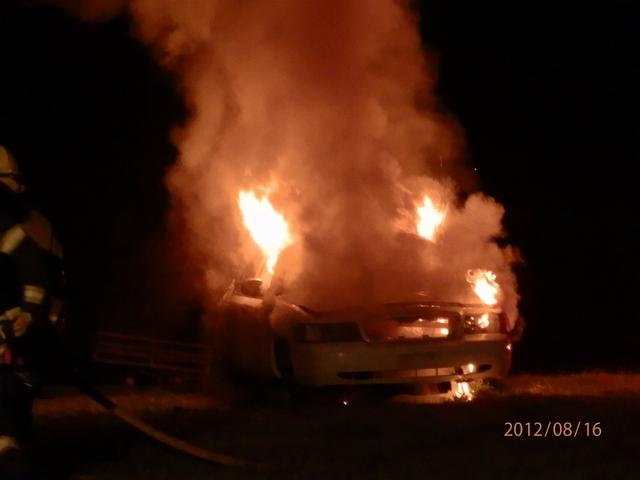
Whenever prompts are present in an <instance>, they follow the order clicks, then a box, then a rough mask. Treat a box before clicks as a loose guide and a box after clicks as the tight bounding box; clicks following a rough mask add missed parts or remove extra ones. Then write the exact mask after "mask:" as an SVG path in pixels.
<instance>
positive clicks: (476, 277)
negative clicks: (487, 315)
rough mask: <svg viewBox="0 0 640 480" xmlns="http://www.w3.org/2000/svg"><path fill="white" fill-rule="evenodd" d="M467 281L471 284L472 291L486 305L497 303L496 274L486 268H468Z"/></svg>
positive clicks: (497, 287)
mask: <svg viewBox="0 0 640 480" xmlns="http://www.w3.org/2000/svg"><path fill="white" fill-rule="evenodd" d="M467 282H469V283H470V284H471V285H472V286H473V291H474V292H475V293H476V295H478V297H479V298H480V300H482V301H483V302H484V303H486V304H487V305H495V304H496V303H498V293H499V292H500V285H498V283H497V282H496V275H495V273H493V272H490V271H488V270H470V271H469V272H468V273H467Z"/></svg>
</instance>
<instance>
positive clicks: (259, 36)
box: [58, 0, 517, 321]
mask: <svg viewBox="0 0 640 480" xmlns="http://www.w3.org/2000/svg"><path fill="white" fill-rule="evenodd" d="M58 3H60V2H58ZM72 3H73V5H71V7H72V8H74V9H75V10H76V11H78V12H80V13H81V14H82V15H84V16H85V18H87V17H89V18H91V17H93V18H97V19H100V18H104V16H105V15H107V14H109V13H113V12H116V11H119V10H122V9H126V10H127V11H128V12H129V15H131V17H132V18H133V20H134V24H135V29H136V32H135V33H136V35H137V36H138V37H139V38H140V39H141V40H142V41H143V42H145V43H146V44H148V45H149V46H150V47H151V48H152V49H153V51H154V52H155V54H156V55H157V57H158V59H159V60H160V61H161V62H162V63H163V64H164V65H165V66H166V67H167V68H169V69H171V70H172V71H173V72H174V73H175V74H176V78H177V79H178V80H179V82H180V85H181V89H182V92H183V94H184V97H185V99H186V102H187V104H188V107H189V109H190V117H189V120H188V122H187V123H186V125H184V127H183V128H181V130H180V131H179V132H178V133H177V134H176V136H175V142H176V145H177V146H178V148H179V150H180V158H179V159H178V161H177V163H176V165H175V166H174V168H173V169H172V170H171V171H170V172H169V174H168V176H167V184H168V186H169V189H170V191H171V193H172V196H173V199H174V208H175V212H177V213H178V214H179V215H180V216H181V217H182V218H183V219H184V223H185V225H186V235H185V237H184V238H185V240H186V241H188V242H189V246H190V247H191V248H192V250H193V252H194V253H195V255H196V257H195V258H197V259H198V262H199V264H200V265H203V266H204V270H205V271H206V272H207V274H206V276H205V277H206V281H207V282H208V284H209V285H208V288H209V289H210V291H211V292H217V291H220V290H222V289H224V287H225V286H226V285H228V283H229V281H230V280H231V279H232V278H234V277H239V276H243V275H251V274H252V272H255V270H256V269H257V268H258V267H259V265H260V264H261V262H262V261H263V258H262V256H261V253H260V251H259V250H258V249H257V247H256V246H255V245H254V243H253V242H252V240H251V237H250V236H249V234H248V233H247V232H246V230H245V229H244V228H243V226H242V222H241V216H240V212H239V210H238V205H237V197H238V192H239V190H240V189H262V191H263V192H265V193H268V194H269V198H270V200H271V201H272V203H273V204H274V206H275V208H276V209H277V210H279V211H280V212H282V213H283V214H284V216H285V218H286V219H287V221H288V222H289V223H290V227H291V231H292V233H293V235H294V236H295V241H294V244H293V245H292V246H291V247H290V248H289V249H288V250H286V251H285V252H283V254H282V255H281V257H280V261H279V263H278V265H277V269H276V276H278V277H280V278H281V279H282V280H283V281H284V284H285V285H286V288H287V291H288V295H290V296H291V297H293V298H294V299H296V300H297V301H299V302H301V303H303V304H307V305H309V306H312V307H316V308H335V307H340V306H345V305H352V304H366V303H372V302H383V301H390V300H401V299H403V298H406V297H408V296H410V294H412V293H415V292H416V291H418V290H420V291H424V292H425V293H426V295H428V297H430V298H433V299H436V300H451V301H463V302H473V303H477V302H478V299H477V297H475V295H474V293H473V291H472V290H471V288H470V286H469V285H468V284H467V283H466V280H465V278H466V272H467V270H469V269H475V268H481V269H488V270H492V271H494V272H495V273H496V274H497V280H498V282H499V283H500V285H501V287H502V291H503V306H504V308H505V309H506V310H507V312H508V314H509V316H510V318H511V319H512V321H513V320H515V318H516V315H517V310H516V306H517V293H516V282H515V277H514V275H513V273H512V271H511V264H512V262H513V258H512V257H513V255H512V253H511V250H510V249H503V248H500V247H499V246H498V245H497V244H496V243H495V239H496V238H497V237H500V236H502V227H501V218H502V215H503V213H504V212H503V208H502V207H501V206H500V205H499V204H497V203H496V202H495V201H494V200H492V199H491V198H489V197H486V196H484V195H482V194H478V193H477V194H472V195H470V196H469V195H465V196H464V197H465V198H461V197H462V195H461V192H459V191H458V190H457V188H456V186H455V181H456V179H457V178H458V176H459V172H460V163H459V161H460V158H461V151H462V149H463V145H462V134H461V131H460V129H459V128H458V126H457V125H456V123H455V122H454V121H453V120H452V119H451V118H450V116H448V115H447V114H446V112H445V111H444V110H443V109H442V108H441V107H440V105H439V104H438V101H437V99H436V98H435V96H434V82H435V79H436V74H435V69H434V65H433V63H434V62H433V61H431V60H430V59H429V57H428V56H427V55H426V54H425V51H424V50H423V48H422V46H421V42H420V37H419V33H418V28H417V20H416V18H415V17H414V16H413V15H412V14H411V12H410V11H409V9H408V8H407V7H406V6H405V5H404V4H403V3H402V2H398V1H394V0H367V1H362V0H323V1H300V0H247V1H237V0H186V1H179V0H130V1H129V2H123V1H120V2H107V1H105V0H103V1H93V2H91V1H87V2H82V1H75V2H72ZM424 194H428V195H429V196H430V197H431V198H432V200H434V202H435V203H436V204H438V205H440V206H443V208H444V207H446V211H447V213H446V220H445V222H444V223H443V226H442V228H441V229H440V231H439V232H438V236H437V239H435V241H434V242H430V241H428V240H425V239H423V238H420V237H418V236H417V235H416V234H415V226H414V225H415V208H416V205H418V204H419V203H420V201H421V199H422V198H423V196H424ZM211 297H212V298H213V297H214V294H213V293H212V294H211Z"/></svg>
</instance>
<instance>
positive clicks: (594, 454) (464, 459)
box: [35, 373, 640, 480]
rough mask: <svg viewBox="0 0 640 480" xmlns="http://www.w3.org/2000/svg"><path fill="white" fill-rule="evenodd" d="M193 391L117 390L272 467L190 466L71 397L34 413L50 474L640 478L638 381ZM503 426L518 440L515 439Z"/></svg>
mask: <svg viewBox="0 0 640 480" xmlns="http://www.w3.org/2000/svg"><path fill="white" fill-rule="evenodd" d="M187 390H188V389H185V388H180V389H176V388H167V387H163V388H158V387H152V388H151V387H148V388H140V387H118V388H110V389H107V393H109V394H110V396H111V397H112V398H113V399H114V400H115V402H116V403H117V404H118V405H120V406H121V407H122V408H123V409H125V410H127V411H131V412H135V413H136V414H137V415H139V416H141V417H142V418H144V419H146V420H147V421H149V422H150V423H152V424H153V425H154V426H156V427H158V428H161V429H163V430H165V431H167V432H170V433H172V434H174V435H176V436H178V437H180V438H183V439H186V440H188V441H190V442H192V443H194V444H197V445H198V446H201V447H205V448H208V449H212V450H215V451H218V452H222V453H228V454H233V455H237V456H241V457H243V458H246V459H250V460H253V461H257V462H262V463H265V464H269V465H270V466H271V468H272V469H271V470H268V471H252V470H244V469H237V468H228V467H219V466H215V465H211V464H208V463H206V462H203V461H201V460H197V459H193V458H189V457H187V456H184V455H181V454H179V453H177V452H175V451H173V450H170V449H168V448H166V447H163V446H161V445H159V444H156V443H154V442H152V441H150V440H148V439H147V438H146V437H145V436H143V435H142V434H139V433H137V432H134V431H132V430H131V428H130V427H128V426H127V425H124V424H122V423H120V421H119V420H118V419H116V418H114V417H111V416H109V415H108V414H105V413H103V412H102V411H101V409H100V407H99V406H97V405H94V404H92V402H91V401H90V400H88V399H86V398H83V397H81V396H79V395H77V394H75V393H72V392H70V391H63V392H62V393H59V394H58V396H57V397H56V398H54V399H51V400H40V401H38V402H37V404H36V408H35V411H36V421H35V424H36V425H35V427H36V450H35V456H36V459H37V463H38V465H39V468H40V470H41V473H42V476H43V478H47V479H71V480H90V479H95V480H112V479H113V480H115V479H118V480H129V479H131V480H133V479H136V480H138V479H158V480H160V479H183V480H187V479H207V480H214V479H222V478H224V479H249V478H266V479H276V478H277V479H284V478H291V479H304V480H309V479H332V480H339V479H360V478H362V479H367V480H369V479H414V478H415V479H425V478H436V479H439V478H445V479H457V478H495V479H500V478H509V479H511V478H525V479H529V478H531V479H534V478H535V479H537V478H562V479H573V478H576V479H589V478H593V479H601V478H607V479H611V478H629V479H631V478H638V475H637V472H636V471H635V470H636V469H637V467H638V465H639V463H638V462H639V460H638V455H639V454H640V442H639V441H638V432H639V431H640V415H638V401H639V400H640V375H638V374H622V373H617V374H612V373H586V374H579V375H554V376H542V375H519V376H514V377H511V378H510V379H509V380H508V381H507V382H506V384H505V385H503V386H502V387H501V388H498V389H483V390H481V391H480V392H479V393H478V395H477V397H476V398H475V399H474V400H473V401H450V402H444V403H431V402H430V401H428V400H427V399H426V397H422V396H420V395H399V396H398V395H395V396H388V395H379V394H377V393H376V392H369V391H355V392H339V393H336V392H329V393H320V394H319V395H315V394H312V395H303V396H302V397H293V398H292V397H289V396H288V395H286V394H283V393H282V392H281V391H280V390H278V389H276V390H270V391H269V392H266V393H265V394H264V396H263V397H261V398H260V397H259V396H258V397H256V395H255V391H252V395H247V394H246V392H244V393H243V394H241V395H238V394H236V395H229V394H228V392H226V393H225V394H224V395H218V394H217V393H215V392H213V393H210V394H208V395H205V394H201V393H192V392H191V393H190V392H189V391H187ZM343 400H345V401H346V403H347V404H346V405H345V404H344V403H345V402H343ZM507 422H511V423H512V424H513V425H512V429H511V433H512V434H513V436H505V434H507V433H508V430H509V425H508V424H507ZM516 422H520V424H518V425H516ZM535 422H540V425H538V424H536V423H535ZM549 422H551V423H549ZM556 422H561V423H562V424H563V425H562V426H559V425H558V424H556ZM565 422H569V423H567V424H566V425H564V424H565ZM579 422H580V426H578V423H579ZM587 422H588V423H589V426H588V427H587ZM527 423H529V426H528V427H527ZM596 423H597V425H596ZM547 427H549V429H548V430H547ZM569 427H570V428H569ZM594 427H595V428H594ZM576 430H577V432H576ZM545 433H546V437H545ZM517 434H520V436H516V435H517ZM536 434H538V435H540V436H535V435H536ZM556 434H557V435H559V436H556ZM565 435H567V436H566V437H565Z"/></svg>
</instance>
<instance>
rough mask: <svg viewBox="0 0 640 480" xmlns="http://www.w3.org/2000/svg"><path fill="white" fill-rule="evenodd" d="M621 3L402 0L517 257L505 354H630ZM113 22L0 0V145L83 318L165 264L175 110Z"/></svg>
mask: <svg viewBox="0 0 640 480" xmlns="http://www.w3.org/2000/svg"><path fill="white" fill-rule="evenodd" d="M633 3H634V2H633V1H631V0H626V1H625V0H610V1H605V0H600V1H592V2H588V1H587V2H560V1H557V0H556V1H551V0H542V1H522V0H516V1H514V0H512V1H506V0H500V1H484V2H478V1H474V0H466V1H462V0H428V1H427V0H424V1H422V2H416V4H417V5H418V6H419V8H420V10H421V12H422V13H423V21H422V24H421V26H422V29H423V36H424V39H425V44H426V45H427V46H428V47H429V48H431V49H433V50H434V51H436V52H437V54H438V56H439V58H440V83H439V92H440V96H441V97H442V98H443V100H444V103H445V104H446V105H447V106H448V108H449V109H450V110H451V111H452V112H453V113H454V114H455V115H456V116H457V117H458V119H459V120H460V122H461V123H462V124H463V126H464V128H465V130H466V132H467V137H468V150H469V160H470V162H471V163H472V164H473V166H474V167H476V168H477V169H478V173H479V176H480V178H481V180H482V185H481V188H482V190H484V191H485V192H486V193H488V194H490V195H492V196H494V197H495V198H496V199H497V200H498V201H500V202H501V203H503V204H504V205H505V207H506V209H507V214H506V218H505V224H506V227H507V229H508V231H509V234H510V241H511V242H512V243H514V244H516V245H517V246H519V247H520V248H521V250H522V252H523V254H524V256H525V258H526V264H525V265H524V266H522V267H521V268H520V269H519V271H518V274H519V281H520V284H521V292H522V296H523V299H522V303H521V310H522V313H523V315H524V317H525V319H526V320H527V332H526V335H525V339H524V340H523V342H522V343H521V344H520V345H519V348H518V349H517V352H516V365H515V366H516V368H517V369H529V370H539V369H544V370H554V369H557V370H565V369H578V370H579V369H582V368H626V369H638V368H640V355H639V354H638V353H637V351H638V350H639V349H640V318H639V315H638V310H637V308H636V307H635V304H636V301H635V297H636V295H638V294H639V293H640V282H639V281H638V278H637V277H636V272H637V271H640V269H638V268H637V267H638V265H637V261H636V260H635V258H634V257H635V256H636V255H635V248H636V246H637V245H638V241H639V240H640V238H639V237H640V235H639V232H638V220H637V217H638V214H637V213H636V210H637V209H636V204H637V201H636V198H635V193H636V192H637V187H636V179H635V176H634V174H633V173H632V170H633V167H634V166H635V165H634V164H635V163H636V162H637V160H638V140H639V133H640V132H639V119H638V112H639V110H638V91H637V85H638V84H639V82H640V78H638V77H639V75H638V54H637V47H636V43H638V42H636V39H635V36H636V35H635V33H636V31H637V25H638V24H639V22H638V21H639V20H640V18H639V17H638V16H637V15H636V14H635V12H634V11H633V9H632V6H633ZM128 29H129V26H128V24H127V22H126V20H124V19H118V20H115V21H112V22H110V23H107V24H101V25H86V24H82V23H80V22H79V21H76V20H74V19H72V18H71V17H69V16H67V15H65V14H64V13H62V12H59V11H56V10H53V9H42V8H40V9H33V8H28V7H25V6H22V5H21V4H20V3H19V2H16V1H12V0H9V1H2V2H1V3H0V58H1V59H2V63H1V64H0V69H1V70H0V72H1V74H0V143H3V144H5V145H7V146H8V147H9V148H10V149H12V150H13V151H14V152H15V154H16V156H17V157H18V158H19V159H21V160H22V162H23V167H24V170H25V173H26V176H27V180H28V182H29V184H30V185H31V186H32V190H33V192H34V196H35V197H36V200H37V201H38V203H39V204H40V206H41V209H42V210H44V211H45V213H46V214H48V215H49V217H51V219H52V220H53V221H54V223H55V225H56V226H57V227H58V230H59V231H60V236H61V237H62V239H63V241H64V244H65V246H66V250H67V256H68V264H69V265H68V270H69V277H70V286H71V294H72V300H73V302H74V308H75V313H76V317H81V318H82V319H83V321H84V322H85V324H86V325H87V330H92V329H94V328H95V327H96V326H101V327H104V326H109V327H119V326H121V327H123V328H124V325H126V328H128V329H129V330H131V331H136V330H140V329H141V328H145V327H146V324H147V323H146V322H148V321H149V318H150V317H153V316H154V315H156V314H157V312H158V311H159V310H158V309H157V308H154V306H153V304H154V301H155V299H157V298H158V297H162V296H164V295H163V293H164V290H163V289H164V288H165V287H164V286H165V285H169V284H171V283H172V282H170V281H168V279H171V278H175V277H176V276H177V275H180V272H176V271H175V269H176V267H175V266H174V265H172V264H171V262H170V258H171V257H170V252H169V251H168V249H169V247H170V245H169V244H168V242H167V241H166V239H165V238H164V224H165V213H166V209H167V206H168V203H169V199H168V196H167V193H166V191H165V189H164V187H163V184H162V176H163V174H164V171H165V169H166V168H167V167H168V166H169V165H170V164H171V162H172V161H173V159H174V156H175V153H176V152H175V150H174V148H173V147H172V146H171V143H170V140H169V132H170V129H171V127H172V126H173V125H175V124H178V123H180V121H181V120H182V119H183V118H184V109H183V107H182V104H181V102H180V100H179V98H178V96H177V95H176V93H175V90H174V88H173V87H172V83H171V77H170V76H169V75H168V74H167V73H166V72H163V71H162V70H161V69H159V68H158V67H156V66H155V65H154V63H153V61H152V60H151V59H150V57H149V56H148V55H147V53H146V52H145V50H144V49H143V48H142V47H141V46H140V45H139V44H138V43H137V42H136V41H135V40H133V39H132V38H131V37H129V36H128V34H127V32H128ZM113 298H116V300H115V301H114V300H111V299H113ZM140 300H142V301H140ZM175 308H177V307H175ZM175 308H174V310H171V309H169V310H170V311H172V312H173V313H175V312H176V311H177V310H175ZM178 310H180V309H179V308H178ZM181 311H182V310H181ZM127 312H128V314H130V315H131V316H130V317H129V318H128V319H127V321H126V322H125V323H124V325H119V324H118V320H114V319H116V318H122V317H123V314H125V313H127ZM182 313H184V311H182ZM132 318H133V319H132ZM137 318H139V319H140V321H139V322H136V320H135V319H137ZM176 325H177V324H176V323H174V324H171V325H165V326H164V328H162V327H161V328H160V329H159V331H162V333H164V334H167V335H169V334H177V335H180V334H182V333H184V332H180V331H179V327H177V326H176Z"/></svg>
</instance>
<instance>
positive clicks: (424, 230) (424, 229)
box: [416, 195, 445, 241]
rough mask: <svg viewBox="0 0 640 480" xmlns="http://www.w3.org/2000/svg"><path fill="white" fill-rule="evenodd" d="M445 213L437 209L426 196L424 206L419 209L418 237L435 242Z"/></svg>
mask: <svg viewBox="0 0 640 480" xmlns="http://www.w3.org/2000/svg"><path fill="white" fill-rule="evenodd" d="M444 217H445V212H444V211H442V210H439V209H437V208H436V206H435V205H434V204H433V202H432V201H431V199H430V198H429V197H428V196H427V195H425V196H424V201H423V202H422V205H421V206H419V207H418V223H417V225H416V228H417V229H418V235H420V236H421V237H423V238H426V239H427V240H431V241H433V239H434V237H435V235H436V230H437V229H438V227H439V226H440V224H441V223H442V221H443V220H444Z"/></svg>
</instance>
